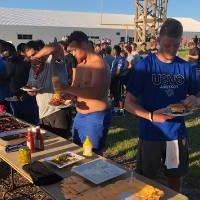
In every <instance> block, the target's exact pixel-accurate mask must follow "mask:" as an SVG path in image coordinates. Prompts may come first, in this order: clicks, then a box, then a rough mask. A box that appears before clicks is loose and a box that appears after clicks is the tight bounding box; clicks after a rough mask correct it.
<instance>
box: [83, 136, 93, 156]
mask: <svg viewBox="0 0 200 200" xmlns="http://www.w3.org/2000/svg"><path fill="white" fill-rule="evenodd" d="M92 148H93V145H92V141H91V140H90V138H89V136H87V137H86V139H85V141H84V143H83V155H84V156H87V157H90V156H92Z"/></svg>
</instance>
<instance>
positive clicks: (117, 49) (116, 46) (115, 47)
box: [113, 45, 121, 55]
mask: <svg viewBox="0 0 200 200" xmlns="http://www.w3.org/2000/svg"><path fill="white" fill-rule="evenodd" d="M113 49H114V50H115V51H116V53H117V54H118V55H119V54H120V53H121V48H120V46H119V45H115V46H114V47H113Z"/></svg>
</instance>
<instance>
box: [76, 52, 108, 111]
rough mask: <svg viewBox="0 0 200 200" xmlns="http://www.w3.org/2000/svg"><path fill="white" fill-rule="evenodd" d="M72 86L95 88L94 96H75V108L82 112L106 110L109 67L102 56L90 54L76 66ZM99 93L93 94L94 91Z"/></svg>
mask: <svg viewBox="0 0 200 200" xmlns="http://www.w3.org/2000/svg"><path fill="white" fill-rule="evenodd" d="M73 86H74V87H79V88H82V89H84V88H95V89H94V90H95V91H93V92H92V93H94V98H83V97H77V103H76V109H77V111H78V112H80V113H82V114H88V113H92V112H97V111H103V110H106V109H107V108H108V107H109V105H108V90H109V86H110V71H109V67H108V66H107V65H106V64H105V63H104V61H103V60H102V58H100V57H99V56H97V55H95V54H94V55H93V56H91V58H90V59H88V60H87V62H86V63H84V64H83V63H81V64H79V65H78V66H77V68H76V70H75V73H74V81H73ZM97 92H98V93H99V95H97V96H95V93H96V94H97Z"/></svg>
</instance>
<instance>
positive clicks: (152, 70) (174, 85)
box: [128, 54, 198, 141]
mask: <svg viewBox="0 0 200 200" xmlns="http://www.w3.org/2000/svg"><path fill="white" fill-rule="evenodd" d="M128 92H129V93H131V94H132V95H134V96H136V97H139V99H140V104H141V106H142V107H144V108H145V109H146V110H147V111H150V112H152V111H155V110H157V109H161V108H165V107H167V106H168V105H169V104H173V103H179V102H180V101H181V100H184V99H185V98H186V96H187V95H188V94H189V95H196V94H197V92H198V82H197V77H196V70H195V68H192V67H191V65H190V64H189V63H187V62H186V61H184V60H182V59H180V58H179V57H176V58H175V59H174V61H173V62H172V63H164V62H162V61H160V60H159V59H158V58H157V56H156V55H155V54H149V55H148V56H147V57H146V58H145V59H144V60H142V61H140V62H138V63H137V64H136V65H135V67H134V68H133V70H132V72H131V76H130V79H129V83H128ZM179 136H180V137H186V136H187V131H186V127H185V122H184V118H183V117H176V118H174V119H172V120H168V121H166V122H164V123H156V122H150V121H149V120H146V119H143V118H142V119H141V120H140V138H141V139H143V140H152V141H159V140H160V141H170V140H175V139H177V138H178V137H179Z"/></svg>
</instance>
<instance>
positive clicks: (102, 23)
mask: <svg viewBox="0 0 200 200" xmlns="http://www.w3.org/2000/svg"><path fill="white" fill-rule="evenodd" d="M0 16H1V17H0V25H25V26H49V27H85V28H110V29H122V28H123V27H127V26H128V29H134V25H133V24H134V15H125V14H108V13H103V15H101V14H100V13H87V12H69V11H66V12H65V11H51V10H34V9H19V8H0ZM176 19H178V20H180V21H181V22H182V24H183V27H184V31H185V32H200V21H198V20H195V19H192V18H183V17H182V18H176ZM113 24H114V25H113Z"/></svg>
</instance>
